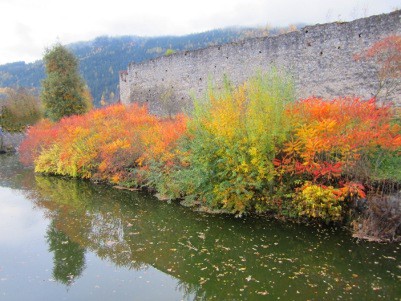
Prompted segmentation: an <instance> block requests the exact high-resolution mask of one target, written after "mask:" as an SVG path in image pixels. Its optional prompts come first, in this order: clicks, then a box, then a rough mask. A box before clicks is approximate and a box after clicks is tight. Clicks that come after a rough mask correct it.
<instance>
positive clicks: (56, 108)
mask: <svg viewBox="0 0 401 301" xmlns="http://www.w3.org/2000/svg"><path fill="white" fill-rule="evenodd" d="M43 61H44V63H45V67H46V74H47V77H46V78H45V79H44V80H43V81H42V93H41V99H42V101H43V104H44V106H45V114H46V116H47V117H49V118H50V119H52V120H54V121H58V120H60V119H61V118H62V117H64V116H71V115H75V114H83V113H85V112H87V111H88V101H87V100H86V95H85V83H84V80H83V79H82V78H81V76H80V75H79V73H78V60H77V59H76V58H75V56H74V55H73V54H72V53H71V52H70V51H68V49H67V48H65V47H64V46H62V45H60V44H56V45H55V46H54V47H53V48H52V49H48V50H47V51H46V53H45V56H44V57H43Z"/></svg>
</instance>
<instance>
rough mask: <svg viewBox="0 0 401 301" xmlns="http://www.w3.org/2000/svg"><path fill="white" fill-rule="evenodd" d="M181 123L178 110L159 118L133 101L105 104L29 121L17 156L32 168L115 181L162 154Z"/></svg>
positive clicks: (166, 152)
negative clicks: (171, 116) (55, 120)
mask: <svg viewBox="0 0 401 301" xmlns="http://www.w3.org/2000/svg"><path fill="white" fill-rule="evenodd" d="M185 124H186V118H185V117H184V116H182V115H178V116H176V117H175V118H174V119H165V120H163V119H160V118H157V117H156V116H153V115H150V114H149V112H148V111H147V109H146V108H145V107H139V106H138V105H133V106H130V107H125V106H122V105H114V106H109V107H106V108H102V109H98V110H93V111H91V112H89V113H87V114H85V115H79V116H78V115H77V116H71V117H67V118H63V119H62V120H61V121H60V122H59V123H56V124H52V123H50V122H49V121H44V122H42V123H40V124H38V125H37V126H34V127H32V128H31V129H30V130H29V131H28V135H27V138H26V140H25V141H24V142H23V144H22V145H21V149H20V152H21V160H22V162H24V163H30V162H31V163H34V164H35V170H36V171H38V172H46V173H53V174H60V175H68V176H73V177H82V178H92V179H95V180H104V181H109V182H112V183H118V182H121V181H124V180H126V179H127V177H128V176H129V173H130V169H131V168H133V167H136V166H139V165H141V166H144V165H146V162H147V161H149V160H159V159H164V158H168V156H169V151H170V149H171V147H172V145H173V144H174V142H175V141H176V140H177V139H178V138H179V137H180V136H181V135H182V133H183V132H184V131H185Z"/></svg>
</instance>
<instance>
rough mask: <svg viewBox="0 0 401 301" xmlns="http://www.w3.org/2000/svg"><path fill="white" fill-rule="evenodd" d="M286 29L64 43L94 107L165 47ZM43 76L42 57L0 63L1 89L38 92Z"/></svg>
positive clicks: (112, 96) (196, 45) (108, 98)
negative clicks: (123, 73) (124, 74)
mask: <svg viewBox="0 0 401 301" xmlns="http://www.w3.org/2000/svg"><path fill="white" fill-rule="evenodd" d="M301 26H303V25H297V26H296V28H300V27H301ZM294 28H295V27H292V30H293V29H294ZM288 30H290V29H278V28H276V29H266V28H227V29H216V30H211V31H207V32H202V33H196V34H190V35H185V36H162V37H139V36H121V37H107V36H103V37H98V38H96V39H94V40H91V41H85V42H77V43H73V44H69V45H66V46H67V47H68V48H69V49H70V50H71V51H72V52H73V53H74V54H75V55H76V56H77V58H78V60H79V65H80V73H81V75H82V76H83V78H84V79H85V81H86V83H87V84H88V86H89V88H90V90H91V93H92V95H93V98H94V104H95V106H99V105H100V100H101V99H102V97H103V98H104V99H105V100H106V101H107V102H108V103H111V102H115V101H117V100H118V73H119V71H120V70H125V69H126V68H127V65H128V64H129V63H130V62H136V63H139V62H142V61H145V60H149V59H153V58H156V57H159V56H162V55H165V54H166V51H167V50H169V51H170V52H171V50H173V51H185V50H195V49H200V48H204V47H208V46H211V45H220V44H225V43H230V42H235V41H240V40H243V39H246V38H251V37H260V36H266V35H274V34H277V33H280V32H285V31H288ZM44 77H45V72H44V66H43V63H42V61H41V60H39V61H36V62H34V63H25V62H14V63H9V64H4V65H0V88H1V87H29V88H36V89H37V91H39V89H40V83H41V80H42V79H44Z"/></svg>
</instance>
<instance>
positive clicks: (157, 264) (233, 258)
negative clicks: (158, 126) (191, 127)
mask: <svg viewBox="0 0 401 301" xmlns="http://www.w3.org/2000/svg"><path fill="white" fill-rule="evenodd" d="M400 249H401V245H400V244H377V243H367V242H361V241H357V240H355V239H353V238H351V236H350V234H349V233H347V232H346V231H344V230H341V229H333V228H326V227H316V226H307V225H298V224H292V223H284V222H280V221H276V220H269V219H266V218H255V217H253V218H250V217H248V218H241V219H239V218H234V217H231V216H222V215H217V216H216V215H207V214H203V213H197V212H192V211H191V210H189V209H188V208H184V207H181V206H179V205H178V204H174V203H173V204H167V203H164V202H160V201H158V200H156V199H155V198H154V197H153V196H152V195H149V194H146V193H142V192H129V191H120V190H116V189H112V188H110V187H106V186H101V185H94V184H92V183H90V182H86V181H81V180H73V179H64V178H59V177H47V176H41V175H37V174H34V173H33V171H32V169H29V168H23V167H22V166H21V165H20V163H18V158H17V157H16V156H9V155H1V156H0V300H9V301H11V300H400V298H401V252H400Z"/></svg>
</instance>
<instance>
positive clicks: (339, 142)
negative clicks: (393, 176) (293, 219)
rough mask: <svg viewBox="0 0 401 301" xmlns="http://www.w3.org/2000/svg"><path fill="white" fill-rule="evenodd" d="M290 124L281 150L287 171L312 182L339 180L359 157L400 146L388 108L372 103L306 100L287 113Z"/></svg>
mask: <svg viewBox="0 0 401 301" xmlns="http://www.w3.org/2000/svg"><path fill="white" fill-rule="evenodd" d="M287 113H288V116H289V118H292V121H293V133H292V135H291V136H292V138H291V140H290V141H288V142H287V143H286V144H285V147H284V149H283V153H284V158H286V160H287V161H288V160H289V162H291V164H290V166H289V170H291V172H295V173H306V174H309V175H310V176H311V177H312V179H313V180H314V181H317V180H318V179H325V180H327V181H331V180H333V179H334V178H339V177H340V176H341V173H342V172H343V171H344V168H350V167H352V166H353V165H354V164H355V163H356V162H357V161H358V160H359V158H360V156H361V154H362V153H366V152H369V151H372V150H374V149H376V148H378V147H379V148H384V149H390V150H394V149H397V148H399V147H400V146H401V144H400V139H401V135H400V131H399V126H397V125H392V124H391V118H392V113H391V110H390V107H388V106H378V105H377V104H376V102H375V100H374V99H371V100H369V101H362V100H360V99H358V98H339V99H334V100H331V101H323V100H322V99H317V98H309V99H306V100H303V101H300V102H298V103H297V104H295V105H294V106H293V107H291V108H290V109H289V111H288V112H287Z"/></svg>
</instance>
